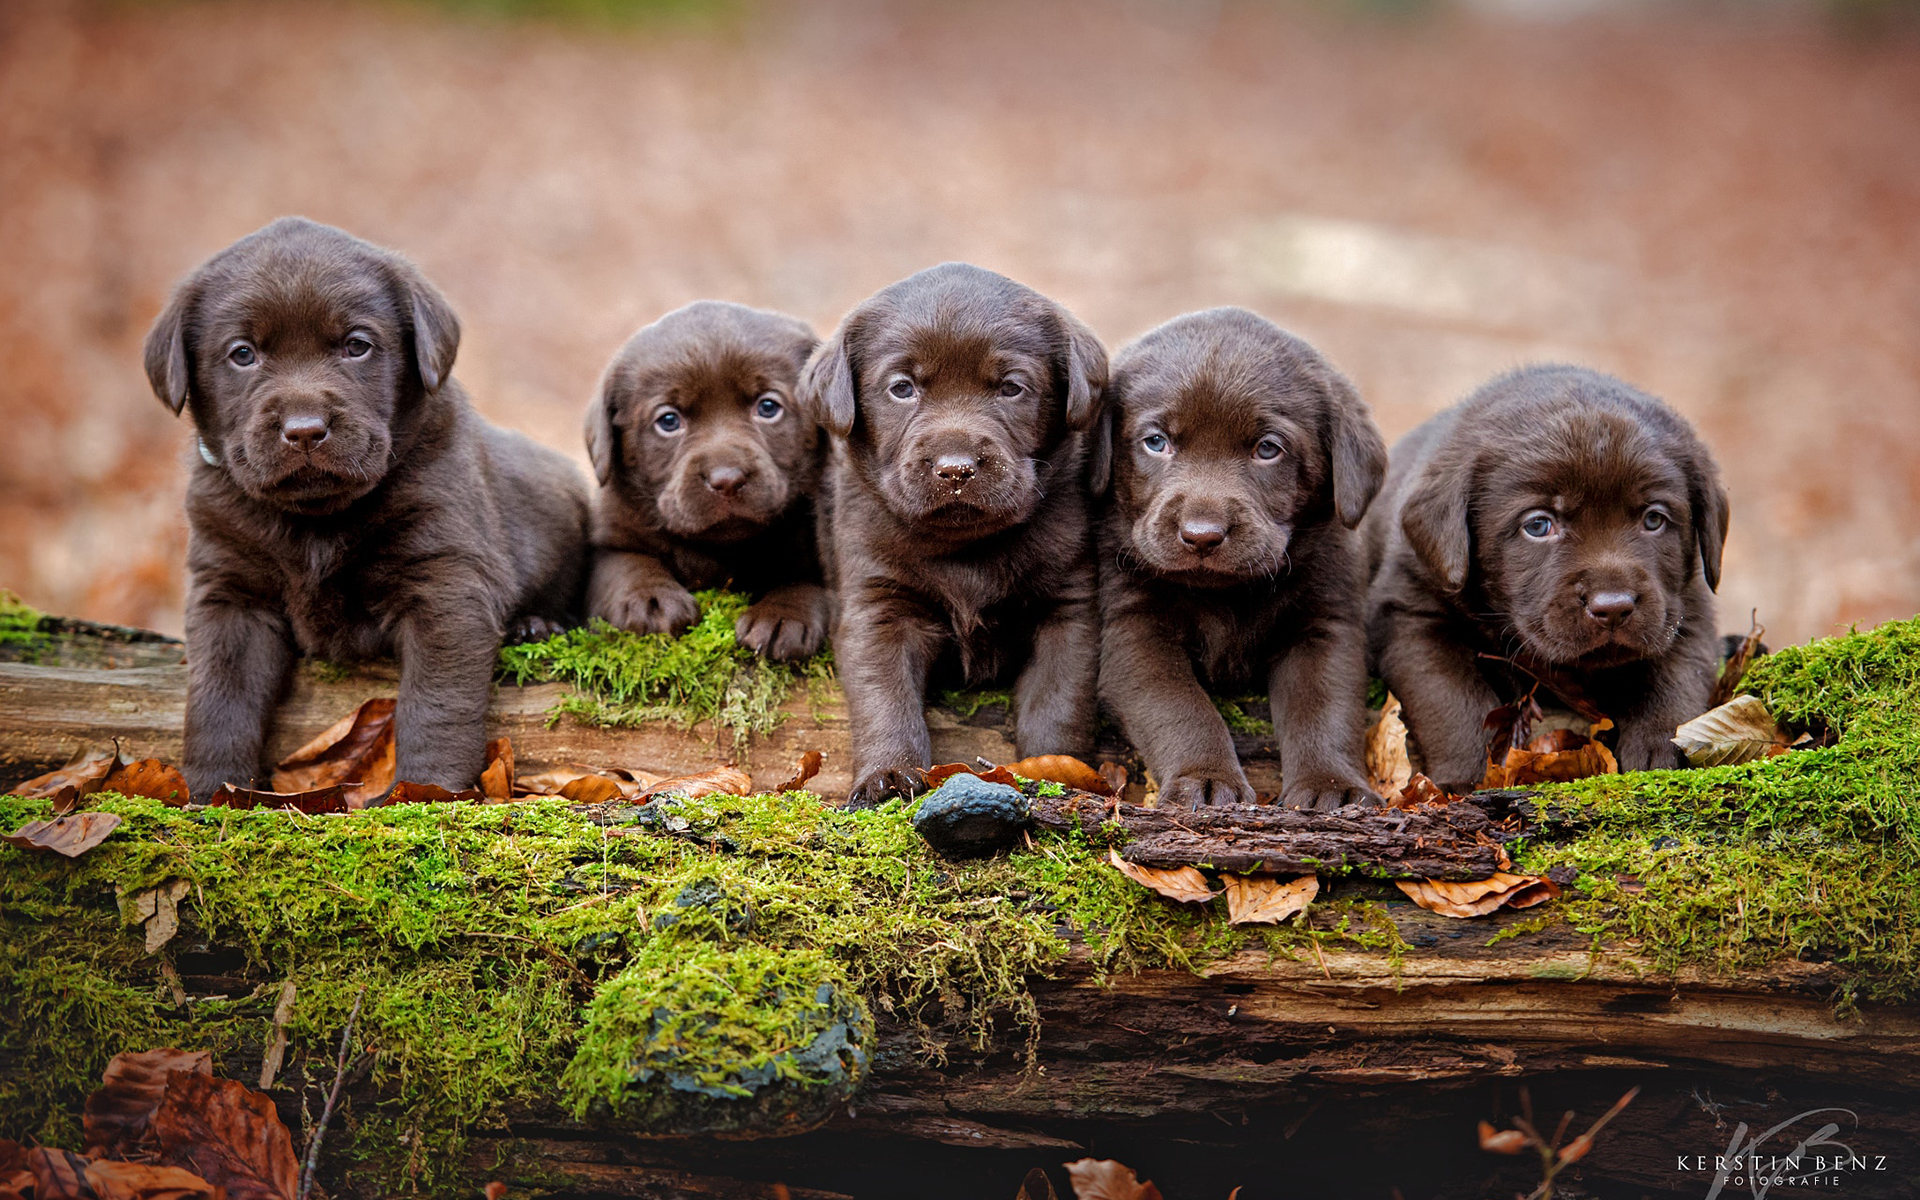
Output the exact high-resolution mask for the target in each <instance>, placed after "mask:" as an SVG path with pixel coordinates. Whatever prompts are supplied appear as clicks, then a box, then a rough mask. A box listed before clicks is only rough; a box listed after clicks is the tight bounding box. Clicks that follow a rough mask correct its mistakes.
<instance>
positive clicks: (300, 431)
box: [280, 417, 327, 454]
mask: <svg viewBox="0 0 1920 1200" xmlns="http://www.w3.org/2000/svg"><path fill="white" fill-rule="evenodd" d="M280 439H281V440H282V441H284V442H286V444H287V445H289V446H292V447H293V448H294V449H295V450H298V451H300V453H302V454H312V453H313V451H314V449H315V448H316V447H318V446H319V445H320V443H321V442H324V441H326V440H327V419H326V418H325V417H288V418H287V419H286V420H284V421H282V422H280Z"/></svg>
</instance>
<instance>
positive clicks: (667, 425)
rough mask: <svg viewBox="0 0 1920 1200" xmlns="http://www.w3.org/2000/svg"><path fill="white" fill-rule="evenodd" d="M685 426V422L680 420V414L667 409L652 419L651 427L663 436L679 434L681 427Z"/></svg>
mask: <svg viewBox="0 0 1920 1200" xmlns="http://www.w3.org/2000/svg"><path fill="white" fill-rule="evenodd" d="M685 424H686V422H685V421H684V420H682V419H681V416H680V414H679V413H677V412H675V411H673V410H672V409H668V410H667V411H665V412H663V413H661V414H660V415H659V416H657V417H655V418H654V419H653V427H654V428H655V429H658V430H659V431H660V432H661V433H665V434H675V433H679V432H680V429H681V427H682V426H683V425H685Z"/></svg>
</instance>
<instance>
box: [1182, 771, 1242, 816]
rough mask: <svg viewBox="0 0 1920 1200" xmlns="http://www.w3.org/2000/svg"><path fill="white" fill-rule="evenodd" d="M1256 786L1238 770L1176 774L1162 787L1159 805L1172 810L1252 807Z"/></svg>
mask: <svg viewBox="0 0 1920 1200" xmlns="http://www.w3.org/2000/svg"><path fill="white" fill-rule="evenodd" d="M1253 800H1254V793H1253V785H1252V784H1250V783H1248V782H1247V777H1246V775H1245V774H1244V773H1242V772H1241V771H1239V770H1238V769H1235V770H1234V771H1233V772H1231V773H1228V772H1227V771H1226V770H1224V769H1221V770H1211V771H1207V770H1202V771H1193V772H1188V773H1186V774H1183V775H1175V776H1174V777H1173V778H1172V779H1169V780H1167V781H1166V782H1165V783H1163V784H1161V785H1160V800H1159V803H1160V804H1161V805H1162V806H1165V807H1172V808H1206V807H1209V806H1212V805H1230V804H1239V805H1247V804H1252V803H1253Z"/></svg>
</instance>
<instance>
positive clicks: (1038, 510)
mask: <svg viewBox="0 0 1920 1200" xmlns="http://www.w3.org/2000/svg"><path fill="white" fill-rule="evenodd" d="M1106 377H1107V356H1106V351H1105V350H1103V349H1102V348H1101V346H1100V343H1099V341H1098V340H1097V339H1096V338H1095V337H1094V336H1093V334H1092V332H1091V331H1089V330H1088V329H1087V328H1086V326H1084V325H1082V324H1081V323H1080V322H1079V321H1077V320H1075V319H1074V318H1073V316H1071V315H1070V314H1069V313H1068V312H1067V311H1066V310H1065V309H1063V308H1061V307H1060V306H1059V305H1058V304H1055V303H1053V302H1052V301H1051V300H1048V299H1047V298H1046V297H1044V296H1042V295H1040V294H1039V293H1037V292H1035V291H1033V290H1031V289H1029V288H1026V287H1023V286H1021V285H1020V284H1017V283H1015V282H1013V281H1012V280H1010V279H1007V278H1005V277H1004V276H1000V275H996V274H994V273H993V272H991V271H984V270H981V269H980V268H978V267H972V266H967V265H964V264H960V263H947V264H945V265H943V266H938V267H933V268H931V269H929V270H925V271H922V272H920V273H919V274H917V275H914V276H911V277H909V278H907V279H904V280H902V281H900V282H899V283H896V284H894V285H893V286H891V287H888V288H886V289H884V290H882V291H880V292H878V293H876V294H875V295H873V296H871V297H869V298H868V299H867V300H865V301H863V302H862V303H861V304H860V305H859V306H858V307H857V308H855V309H854V310H853V311H852V312H851V313H850V314H848V316H847V318H846V319H845V320H844V321H843V322H841V325H840V328H839V329H838V330H837V331H836V332H835V333H834V334H833V336H832V337H831V338H829V339H828V340H827V342H826V343H825V344H824V345H822V346H821V347H820V349H819V350H818V351H816V352H815V353H814V356H813V359H812V361H810V362H809V363H808V364H807V370H806V373H805V375H804V376H802V380H801V393H802V395H803V396H804V397H805V399H806V403H807V404H808V406H809V407H810V408H811V409H812V412H813V414H814V416H815V418H816V419H817V420H819V422H820V423H821V424H822V425H824V426H825V427H826V428H827V429H828V430H829V431H830V432H831V433H832V434H833V436H834V439H835V441H834V447H833V461H832V464H831V466H830V467H829V469H828V475H827V481H826V487H825V488H824V490H823V501H824V503H823V508H822V513H821V529H822V539H821V541H822V547H823V549H825V550H826V551H827V554H828V573H829V584H830V585H831V586H833V587H834V588H835V589H836V594H837V599H838V602H839V613H838V617H837V619H836V621H835V624H834V632H833V645H834V656H835V662H836V665H837V667H838V671H839V675H840V680H841V683H842V685H843V686H844V687H845V689H846V693H847V709H848V716H849V718H850V720H851V723H852V727H853V728H852V734H853V754H854V769H853V775H854V784H853V790H852V793H851V795H850V796H849V803H851V804H853V805H855V806H865V805H871V804H876V803H879V802H880V801H881V800H883V799H885V798H886V797H887V796H889V795H899V796H911V795H913V794H914V793H916V792H918V791H919V790H920V789H921V788H923V787H924V786H925V778H924V776H923V774H922V771H923V769H924V768H926V767H927V766H929V765H930V764H931V762H932V759H931V753H932V752H931V749H930V747H929V744H928V737H927V722H926V715H925V710H924V707H923V706H924V703H925V698H926V691H927V684H928V680H929V678H930V677H931V676H932V674H933V672H934V671H935V669H936V667H942V668H945V669H946V672H947V673H948V674H949V675H950V676H951V677H952V678H954V679H956V680H957V681H963V682H964V683H966V684H968V685H978V684H982V683H987V682H990V681H993V680H996V679H1000V678H1003V677H1006V676H1009V675H1011V676H1013V677H1014V679H1015V683H1014V697H1013V717H1014V723H1015V733H1016V740H1017V743H1018V745H1019V751H1020V753H1021V754H1022V755H1023V756H1025V755H1032V754H1084V753H1086V751H1087V749H1088V747H1089V746H1090V745H1091V743H1092V739H1093V717H1094V711H1095V700H1094V674H1095V666H1096V662H1097V658H1098V653H1099V641H1098V636H1097V634H1096V631H1095V625H1094V570H1093V554H1092V544H1091V543H1092V539H1091V536H1090V527H1089V523H1088V522H1089V518H1088V496H1087V493H1086V477H1085V469H1086V462H1087V444H1086V443H1087V432H1086V431H1087V430H1088V429H1089V428H1091V427H1092V425H1093V423H1094V420H1095V419H1096V418H1097V417H1098V416H1099V406H1100V396H1101V390H1102V388H1103V387H1104V386H1105V385H1106Z"/></svg>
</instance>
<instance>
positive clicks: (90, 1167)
mask: <svg viewBox="0 0 1920 1200" xmlns="http://www.w3.org/2000/svg"><path fill="white" fill-rule="evenodd" d="M87 1186H88V1187H90V1188H92V1189H93V1194H94V1195H95V1196H96V1197H98V1200H215V1198H216V1197H217V1196H220V1195H221V1193H219V1192H217V1191H216V1190H215V1189H214V1186H213V1185H212V1184H211V1183H208V1182H207V1181H206V1180H205V1179H202V1178H201V1177H200V1176H198V1175H196V1174H194V1173H193V1172H192V1171H188V1170H186V1169H184V1168H181V1167H162V1166H155V1165H152V1164H149V1163H133V1162H90V1163H88V1164H87Z"/></svg>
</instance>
